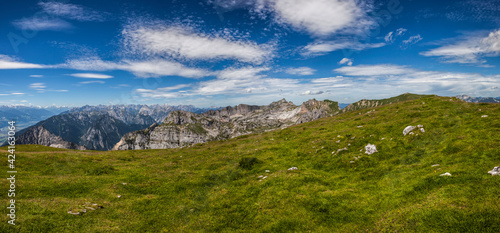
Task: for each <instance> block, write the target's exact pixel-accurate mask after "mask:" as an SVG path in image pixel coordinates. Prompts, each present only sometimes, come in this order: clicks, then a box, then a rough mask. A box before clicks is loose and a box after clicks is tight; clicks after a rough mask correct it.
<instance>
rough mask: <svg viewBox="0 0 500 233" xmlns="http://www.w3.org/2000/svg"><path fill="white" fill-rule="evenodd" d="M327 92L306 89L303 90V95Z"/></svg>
mask: <svg viewBox="0 0 500 233" xmlns="http://www.w3.org/2000/svg"><path fill="white" fill-rule="evenodd" d="M323 93H325V92H324V91H305V92H302V95H321V94H323Z"/></svg>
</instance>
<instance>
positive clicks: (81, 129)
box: [16, 93, 496, 150]
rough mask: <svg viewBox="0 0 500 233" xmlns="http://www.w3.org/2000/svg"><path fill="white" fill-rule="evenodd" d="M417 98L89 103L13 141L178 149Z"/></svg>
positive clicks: (82, 146) (97, 147)
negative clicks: (218, 104) (198, 104)
mask: <svg viewBox="0 0 500 233" xmlns="http://www.w3.org/2000/svg"><path fill="white" fill-rule="evenodd" d="M418 98H422V95H416V94H410V93H405V94H402V95H399V96H396V97H392V98H388V99H380V100H367V99H363V100H360V101H357V102H355V103H352V104H349V105H347V106H345V107H344V108H340V107H339V104H338V103H337V102H334V101H330V100H323V101H318V100H315V99H312V100H308V101H306V102H304V103H302V104H301V105H295V104H294V103H293V102H290V101H287V100H285V99H282V100H280V101H275V102H272V103H271V104H269V105H264V106H257V105H246V104H240V105H237V106H234V107H233V106H228V107H225V108H212V109H210V108H195V107H193V106H186V105H179V106H169V105H98V106H88V105H87V106H83V107H80V108H73V109H70V110H68V111H66V112H64V113H61V114H59V115H56V116H52V117H50V118H48V119H46V120H43V121H40V122H39V123H37V124H35V125H34V126H32V127H29V128H26V129H24V130H22V131H20V132H19V133H18V135H19V136H18V137H17V139H16V142H17V143H18V144H39V145H45V146H51V147H56V148H66V149H90V150H137V149H166V148H177V147H186V146H191V145H193V144H196V143H204V142H208V141H213V140H224V139H229V138H234V137H238V136H241V135H246V134H252V133H261V132H265V131H269V130H274V129H280V128H286V127H289V126H291V125H295V124H300V123H305V122H310V121H313V120H316V119H319V118H323V117H327V116H333V115H337V114H341V113H346V112H350V111H355V110H359V109H365V108H371V107H378V106H382V105H387V104H392V103H397V102H402V101H407V100H414V99H418ZM457 98H459V99H462V100H465V101H468V102H482V101H489V100H496V99H494V98H473V97H468V96H465V95H461V96H459V97H457Z"/></svg>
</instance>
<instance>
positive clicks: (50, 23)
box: [12, 16, 73, 31]
mask: <svg viewBox="0 0 500 233" xmlns="http://www.w3.org/2000/svg"><path fill="white" fill-rule="evenodd" d="M12 24H13V25H14V26H16V27H17V28H20V29H22V30H33V31H62V30H66V29H71V28H73V25H71V24H70V23H68V22H67V21H64V20H62V19H59V18H49V17H35V16H34V17H31V18H22V19H19V20H14V21H13V22H12Z"/></svg>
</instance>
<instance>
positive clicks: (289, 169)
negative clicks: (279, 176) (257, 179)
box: [266, 167, 299, 177]
mask: <svg viewBox="0 0 500 233" xmlns="http://www.w3.org/2000/svg"><path fill="white" fill-rule="evenodd" d="M293 170H299V169H298V168H297V167H291V168H288V171H293ZM266 177H267V176H266Z"/></svg>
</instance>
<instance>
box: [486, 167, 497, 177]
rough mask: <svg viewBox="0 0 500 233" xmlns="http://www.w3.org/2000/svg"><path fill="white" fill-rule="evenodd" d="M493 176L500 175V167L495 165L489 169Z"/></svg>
mask: <svg viewBox="0 0 500 233" xmlns="http://www.w3.org/2000/svg"><path fill="white" fill-rule="evenodd" d="M488 173H490V174H491V175H492V176H500V167H494V168H493V170H491V171H489V172H488Z"/></svg>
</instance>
